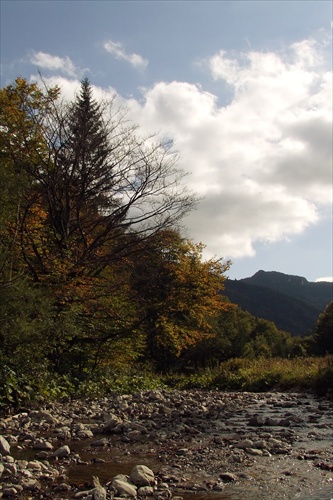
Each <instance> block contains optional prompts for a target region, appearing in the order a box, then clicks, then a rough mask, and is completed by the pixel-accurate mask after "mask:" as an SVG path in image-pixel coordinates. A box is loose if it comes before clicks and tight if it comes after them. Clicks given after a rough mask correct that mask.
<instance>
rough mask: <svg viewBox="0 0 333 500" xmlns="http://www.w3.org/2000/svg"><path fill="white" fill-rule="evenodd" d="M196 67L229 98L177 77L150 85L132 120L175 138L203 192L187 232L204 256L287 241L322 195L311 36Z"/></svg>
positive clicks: (321, 125)
mask: <svg viewBox="0 0 333 500" xmlns="http://www.w3.org/2000/svg"><path fill="white" fill-rule="evenodd" d="M206 64H207V66H208V68H209V70H210V72H211V75H212V77H213V78H214V79H215V80H216V81H217V82H218V81H221V93H222V89H223V85H225V83H227V84H228V85H229V86H230V89H231V91H232V98H231V100H230V102H228V104H227V105H223V106H221V105H219V101H218V96H215V95H213V94H210V93H208V92H206V91H205V90H204V89H202V88H201V87H200V86H199V85H193V84H190V83H187V82H170V83H165V82H159V83H157V84H155V85H154V86H153V87H151V88H150V89H148V90H146V91H145V94H144V102H143V103H142V104H141V105H140V106H138V105H136V107H135V112H133V115H135V119H136V121H138V122H139V123H140V124H141V125H142V126H143V127H144V128H145V129H147V130H159V131H160V134H161V137H163V136H165V137H169V138H172V139H173V140H174V141H175V145H176V148H177V149H178V151H179V152H180V155H181V161H182V165H183V167H184V169H185V170H190V171H191V172H192V175H191V176H190V177H189V178H188V179H187V184H188V185H189V186H190V187H191V188H192V189H193V190H195V191H197V192H198V193H199V194H201V195H203V196H204V199H203V200H202V202H201V203H200V205H199V208H198V210H197V211H196V212H194V213H193V214H192V215H190V216H189V218H188V219H187V221H186V222H187V225H188V228H189V232H190V234H191V235H192V236H193V237H194V238H195V239H197V240H198V239H199V240H200V241H203V242H204V243H205V244H206V245H207V253H209V254H212V255H214V254H217V255H221V254H222V255H225V256H228V257H231V258H233V257H234V258H236V257H245V256H250V255H254V253H255V243H256V242H258V241H260V242H275V241H278V240H281V239H288V238H291V237H292V236H293V235H295V234H299V233H301V232H302V231H304V230H305V228H306V227H307V226H309V225H310V224H314V223H316V222H317V221H318V219H319V216H320V208H321V207H322V206H323V205H325V204H330V203H331V201H332V184H331V183H332V177H331V176H332V173H331V168H332V149H331V147H332V142H331V141H332V139H331V137H332V81H331V73H330V71H328V70H325V67H324V61H323V57H322V53H321V48H320V46H319V45H318V43H317V42H315V41H314V40H305V41H301V42H299V43H296V44H293V45H292V46H291V47H289V49H288V50H285V51H284V52H283V53H273V52H254V51H249V52H246V53H241V54H230V55H228V53H227V52H226V51H220V52H218V53H217V54H214V55H213V56H212V57H210V58H209V59H208V60H207V61H206Z"/></svg>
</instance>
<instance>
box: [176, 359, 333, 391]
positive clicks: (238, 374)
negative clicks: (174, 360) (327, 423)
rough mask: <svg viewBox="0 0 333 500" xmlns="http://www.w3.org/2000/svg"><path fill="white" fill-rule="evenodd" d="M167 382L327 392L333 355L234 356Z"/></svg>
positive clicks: (331, 386) (332, 386)
mask: <svg viewBox="0 0 333 500" xmlns="http://www.w3.org/2000/svg"><path fill="white" fill-rule="evenodd" d="M166 383H167V385H169V386H170V385H171V386H174V387H177V388H202V389H219V390H239V391H254V392H262V391H268V390H281V391H290V390H302V391H303V390H308V391H311V392H316V393H318V394H326V393H327V392H329V391H330V389H333V356H325V357H302V358H295V359H281V358H270V359H264V358H262V359H255V360H250V359H244V358H242V359H241V358H239V359H231V360H228V361H226V362H225V363H222V364H221V365H219V366H218V367H216V368H214V369H206V370H204V371H201V372H198V373H193V374H191V375H187V376H185V375H171V376H170V377H167V378H166Z"/></svg>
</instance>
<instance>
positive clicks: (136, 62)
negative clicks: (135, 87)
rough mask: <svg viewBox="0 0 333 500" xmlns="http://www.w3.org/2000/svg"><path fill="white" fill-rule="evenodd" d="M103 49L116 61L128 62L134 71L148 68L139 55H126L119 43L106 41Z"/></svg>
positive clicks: (144, 60)
mask: <svg viewBox="0 0 333 500" xmlns="http://www.w3.org/2000/svg"><path fill="white" fill-rule="evenodd" d="M104 48H105V50H106V51H107V52H108V53H109V54H111V55H113V56H115V58H116V59H122V60H124V61H126V62H128V63H129V64H130V65H131V66H133V68H135V69H144V68H146V67H147V66H148V60H147V59H144V58H143V57H142V56H140V55H139V54H135V53H134V54H128V53H127V52H126V51H125V49H124V47H123V44H122V43H120V42H113V41H112V40H108V41H106V42H105V43H104Z"/></svg>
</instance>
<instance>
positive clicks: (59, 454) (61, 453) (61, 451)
mask: <svg viewBox="0 0 333 500" xmlns="http://www.w3.org/2000/svg"><path fill="white" fill-rule="evenodd" d="M70 452H71V450H70V448H69V446H67V444H65V445H63V446H60V448H58V449H57V450H56V451H55V452H54V453H53V455H52V456H53V457H56V458H63V457H67V455H70Z"/></svg>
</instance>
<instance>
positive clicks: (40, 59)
mask: <svg viewBox="0 0 333 500" xmlns="http://www.w3.org/2000/svg"><path fill="white" fill-rule="evenodd" d="M30 62H31V63H32V64H34V65H36V66H38V67H39V68H42V69H49V70H51V71H60V72H62V73H65V74H67V75H69V76H76V74H77V69H76V68H75V65H74V63H73V62H72V61H71V59H70V58H69V57H67V56H66V57H59V56H53V55H51V54H47V53H46V52H33V53H32V54H31V55H30Z"/></svg>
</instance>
